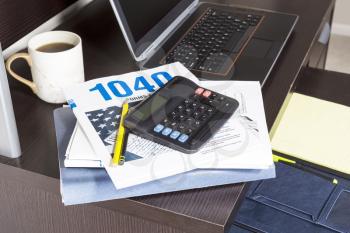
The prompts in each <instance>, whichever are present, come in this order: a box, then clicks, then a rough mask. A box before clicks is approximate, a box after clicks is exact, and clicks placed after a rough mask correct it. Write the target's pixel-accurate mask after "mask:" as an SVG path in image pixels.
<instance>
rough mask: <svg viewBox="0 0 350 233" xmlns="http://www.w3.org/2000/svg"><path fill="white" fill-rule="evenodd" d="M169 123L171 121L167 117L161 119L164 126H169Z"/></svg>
mask: <svg viewBox="0 0 350 233" xmlns="http://www.w3.org/2000/svg"><path fill="white" fill-rule="evenodd" d="M170 123H171V122H170V121H169V119H165V120H164V121H163V125H164V126H165V127H167V126H169V124H170Z"/></svg>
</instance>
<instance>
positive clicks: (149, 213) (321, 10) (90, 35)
mask: <svg viewBox="0 0 350 233" xmlns="http://www.w3.org/2000/svg"><path fill="white" fill-rule="evenodd" d="M212 2H218V3H224V4H239V5H248V6H251V7H257V8H259V7H260V8H263V9H270V10H276V11H283V12H288V13H294V14H298V15H299V16H300V20H299V23H298V25H297V26H296V29H295V32H294V34H293V36H292V38H291V40H290V41H289V42H288V44H287V46H286V48H285V50H284V51H283V53H282V55H281V57H280V59H279V60H278V62H277V64H276V66H275V68H274V70H273V72H272V74H271V77H270V79H269V81H268V82H267V84H266V85H265V87H264V89H263V96H264V101H265V110H266V116H267V122H268V125H269V127H271V126H272V123H273V122H274V120H275V118H276V116H277V114H278V111H279V109H280V107H281V105H282V103H283V101H284V99H285V97H286V96H287V94H288V92H289V91H290V90H291V88H292V87H293V85H294V82H295V80H296V79H297V76H298V74H299V71H300V70H301V69H302V67H304V66H306V65H307V64H308V62H309V57H310V55H311V54H310V49H311V48H312V46H313V45H314V43H315V41H317V38H318V35H319V33H320V30H321V28H322V25H323V24H324V20H325V19H327V17H328V19H329V17H330V15H331V12H332V9H333V8H334V1H333V0H309V1H307V2H306V1H304V0H294V1H289V0H264V1H261V0H231V1H229V0H216V1H214V0H212ZM59 29H65V30H70V31H74V32H76V33H78V34H79V35H80V36H81V37H82V39H83V49H84V59H85V71H86V77H87V79H92V78H97V77H101V76H107V75H115V74H121V73H125V72H129V71H134V70H135V69H137V65H136V64H135V62H134V61H133V59H132V57H131V56H130V53H129V51H128V48H127V46H126V43H125V41H124V38H123V36H122V34H121V32H120V30H119V27H118V24H117V22H116V19H115V16H114V15H113V12H112V9H111V8H110V6H109V3H108V1H107V0H97V1H94V2H93V3H92V4H90V5H89V6H88V7H86V8H85V9H84V10H82V11H81V12H80V13H79V14H78V15H77V16H76V17H75V18H73V19H72V20H69V21H68V22H66V23H65V24H63V25H62V26H60V27H59ZM14 65H15V69H16V70H18V71H19V72H20V73H22V74H23V75H24V76H26V77H30V72H29V70H28V68H27V67H26V65H25V64H24V63H23V62H20V61H19V62H17V63H16V64H14ZM10 86H11V94H12V98H13V102H14V108H15V114H16V120H17V124H18V129H19V135H20V140H21V144H22V148H23V152H24V153H23V156H22V157H21V158H19V159H16V160H10V159H6V158H3V157H0V165H1V166H0V168H1V169H0V177H1V179H0V180H2V181H3V182H4V181H5V180H7V181H8V182H10V181H15V182H19V183H20V184H16V185H14V186H11V187H10V185H9V183H8V182H5V183H3V184H2V185H3V186H4V190H6V191H4V192H6V193H7V194H2V195H9V194H10V192H13V193H15V194H14V197H16V199H18V198H21V193H23V192H25V189H26V188H28V187H26V188H25V187H21V186H22V185H24V186H25V185H26V184H30V186H29V187H32V188H33V187H35V188H33V189H35V190H32V191H31V192H33V193H32V195H30V197H28V200H27V202H29V201H30V199H31V198H33V202H34V203H37V204H35V206H34V204H33V205H32V206H31V207H30V208H33V211H39V210H40V209H41V210H40V211H47V215H53V216H57V215H59V214H68V215H69V216H70V217H71V218H72V219H75V218H77V221H78V222H79V221H80V218H79V215H83V214H84V211H86V212H89V213H86V214H89V215H96V214H102V213H103V215H104V216H105V218H106V219H109V221H111V222H113V221H112V220H111V219H114V218H115V221H116V222H119V221H122V220H119V218H120V219H124V220H125V221H126V222H127V224H128V225H130V226H131V225H133V227H134V228H135V229H137V230H136V231H133V232H181V231H186V232H192V233H197V232H198V233H204V232H208V233H215V232H225V231H227V230H228V229H229V226H230V223H231V222H232V221H233V215H234V214H235V211H237V209H238V207H239V203H240V201H241V199H242V198H243V197H244V189H245V188H246V186H245V185H244V184H236V185H227V186H221V187H214V188H207V189H200V190H190V191H184V192H176V193H171V194H160V195H153V196H146V197H140V198H133V199H123V200H117V201H108V202H102V203H98V204H94V205H88V206H84V207H77V208H75V207H73V210H74V211H76V212H74V211H72V212H69V213H68V212H67V211H69V209H70V208H71V207H68V208H63V206H62V204H61V203H60V202H59V198H60V194H59V180H58V178H59V172H58V161H57V149H56V141H55V136H54V135H55V134H54V127H53V119H52V110H53V109H55V108H57V107H59V106H55V105H50V104H47V103H44V102H43V101H41V100H39V99H38V98H37V97H36V96H34V94H32V93H31V91H30V90H29V89H28V88H27V87H25V86H23V85H21V84H19V83H17V82H15V81H13V80H12V79H10ZM5 168H6V169H5ZM6 174H10V175H6ZM5 175H6V176H5ZM4 177H7V178H6V179H5V178H4ZM18 177H21V178H20V179H19V178H18ZM5 187H6V188H5ZM28 192H29V191H28ZM35 192H45V193H46V194H42V193H41V194H37V195H38V196H40V195H41V196H40V198H43V201H42V203H40V199H36V198H35V195H36V194H35ZM45 195H47V196H49V197H50V198H47V199H45V197H47V196H45ZM9 199H11V197H10V196H6V197H4V198H3V199H1V200H0V203H1V205H2V203H4V202H6V201H10V200H9ZM14 200H15V198H14ZM14 200H13V202H14ZM22 204H23V205H25V203H22ZM90 207H91V208H92V209H88V210H85V209H84V208H90ZM9 208H10V207H9ZM28 208H29V207H28ZM51 209H52V210H55V209H56V210H57V211H58V213H52V212H51V211H52V210H51ZM6 211H9V210H8V209H6ZM6 211H5V212H6ZM90 211H91V213H90ZM100 212H101V213H100ZM121 213H123V215H122V214H121ZM0 216H1V215H0ZM124 216H133V217H135V218H136V219H143V220H142V221H145V226H144V228H142V227H140V226H139V224H141V225H142V223H143V222H142V221H141V222H140V221H139V222H137V223H136V222H135V221H136V220H135V221H134V220H132V219H125V218H126V217H124ZM21 218H23V219H22V220H23V224H24V223H25V222H27V221H29V220H28V218H25V217H24V216H22V217H21ZM57 218H58V219H57V222H62V223H64V224H68V223H67V221H68V220H65V219H64V218H63V216H61V217H60V216H58V217H57ZM6 220H7V219H6V218H5V217H2V218H0V224H3V223H5V222H8V221H10V220H8V221H6ZM72 221H73V220H72ZM81 221H82V220H81ZM87 221H92V222H93V220H91V219H89V218H88V220H87ZM73 222H74V221H73ZM148 222H154V224H155V226H148ZM10 223H11V224H15V222H13V221H10ZM44 223H45V224H47V225H52V224H55V223H54V221H53V220H52V219H49V217H47V218H45V219H44ZM108 223H110V222H102V223H101V226H99V227H101V228H103V227H105V229H106V230H105V231H103V229H99V230H101V231H100V232H109V228H108V227H109V226H108ZM11 224H10V225H11ZM79 224H80V222H79ZM87 224H88V223H87ZM159 224H162V225H165V226H168V228H166V229H167V230H163V228H162V227H161V226H160V225H159ZM69 225H74V223H72V222H70V223H69ZM80 226H81V227H83V226H82V224H80ZM88 226H90V225H88ZM12 227H14V229H15V227H16V226H12ZM47 227H48V226H47ZM152 227H154V228H152ZM73 228H74V227H73ZM174 228H176V229H178V231H175V230H174ZM80 229H85V228H80ZM130 229H131V228H130ZM144 229H147V230H148V231H145V230H144ZM164 229H165V228H164ZM0 232H1V231H0ZM14 232H15V231H14ZM28 232H31V231H28ZM48 232H49V231H48ZM67 232H68V231H67ZM71 232H74V231H71ZM76 232H77V231H76ZM81 232H98V231H94V228H91V231H90V230H87V231H83V230H82V231H81ZM115 232H131V231H115Z"/></svg>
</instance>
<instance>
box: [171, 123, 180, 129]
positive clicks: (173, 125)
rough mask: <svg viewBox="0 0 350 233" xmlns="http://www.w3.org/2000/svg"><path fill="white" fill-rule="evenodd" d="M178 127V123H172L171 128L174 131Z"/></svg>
mask: <svg viewBox="0 0 350 233" xmlns="http://www.w3.org/2000/svg"><path fill="white" fill-rule="evenodd" d="M177 125H178V123H177V122H172V123H171V124H170V126H171V127H172V128H173V129H174V128H175V127H176V126H177Z"/></svg>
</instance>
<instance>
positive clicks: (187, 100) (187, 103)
mask: <svg viewBox="0 0 350 233" xmlns="http://www.w3.org/2000/svg"><path fill="white" fill-rule="evenodd" d="M184 103H185V105H186V106H188V105H190V104H192V103H193V100H190V99H186V100H185V101H184Z"/></svg>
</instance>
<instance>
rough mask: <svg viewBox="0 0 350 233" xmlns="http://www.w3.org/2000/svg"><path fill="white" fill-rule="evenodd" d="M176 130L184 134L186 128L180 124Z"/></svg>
mask: <svg viewBox="0 0 350 233" xmlns="http://www.w3.org/2000/svg"><path fill="white" fill-rule="evenodd" d="M178 129H179V130H180V131H181V132H184V131H185V129H186V126H185V125H184V124H180V125H179V127H178Z"/></svg>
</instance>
